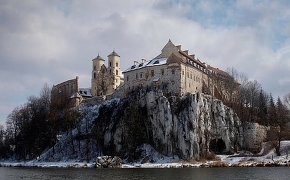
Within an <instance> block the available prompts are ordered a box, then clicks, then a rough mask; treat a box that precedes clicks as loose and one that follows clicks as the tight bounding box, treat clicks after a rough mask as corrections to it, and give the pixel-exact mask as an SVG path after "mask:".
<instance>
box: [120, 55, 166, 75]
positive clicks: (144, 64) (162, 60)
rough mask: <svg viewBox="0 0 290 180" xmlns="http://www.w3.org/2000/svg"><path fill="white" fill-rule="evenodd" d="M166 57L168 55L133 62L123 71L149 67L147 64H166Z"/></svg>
mask: <svg viewBox="0 0 290 180" xmlns="http://www.w3.org/2000/svg"><path fill="white" fill-rule="evenodd" d="M167 59H168V57H163V58H155V59H152V60H150V61H146V62H142V63H138V64H135V65H132V66H131V67H129V68H128V69H126V70H125V71H124V72H129V71H132V70H137V69H141V68H144V67H149V66H158V65H164V64H166V61H167Z"/></svg>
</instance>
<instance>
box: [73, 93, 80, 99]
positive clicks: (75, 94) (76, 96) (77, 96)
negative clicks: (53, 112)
mask: <svg viewBox="0 0 290 180" xmlns="http://www.w3.org/2000/svg"><path fill="white" fill-rule="evenodd" d="M81 97H82V96H81V95H80V94H79V93H78V92H75V93H74V94H73V95H72V96H71V97H70V98H71V99H73V98H81Z"/></svg>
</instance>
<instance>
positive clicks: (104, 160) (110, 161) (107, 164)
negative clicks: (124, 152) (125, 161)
mask: <svg viewBox="0 0 290 180" xmlns="http://www.w3.org/2000/svg"><path fill="white" fill-rule="evenodd" d="M95 167H96V168H120V167H122V159H121V158H119V157H117V156H114V157H112V156H100V157H97V160H96V165H95Z"/></svg>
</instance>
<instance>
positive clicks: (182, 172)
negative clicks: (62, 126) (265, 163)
mask: <svg viewBox="0 0 290 180" xmlns="http://www.w3.org/2000/svg"><path fill="white" fill-rule="evenodd" d="M289 177H290V167H232V168H230V167H227V168H180V169H178V168H177V169H144V168H141V169H138V168H135V169H93V168H88V169H82V168H12V167H9V168H8V167H1V168H0V180H19V179H23V180H25V179H29V180H30V179H37V180H44V179H45V180H63V179H69V180H74V179H76V180H77V179H85V180H92V179H94V180H95V179H120V180H137V179H142V180H146V179H156V180H168V179H177V180H186V179H198V180H199V179H214V180H220V179H222V180H225V179H240V180H242V179H263V180H266V179H279V180H282V179H289Z"/></svg>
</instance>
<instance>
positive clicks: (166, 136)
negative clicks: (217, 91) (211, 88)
mask: <svg viewBox="0 0 290 180" xmlns="http://www.w3.org/2000/svg"><path fill="white" fill-rule="evenodd" d="M133 104H134V105H132V100H127V101H126V102H123V103H119V104H117V105H116V106H113V107H112V106H111V107H110V108H111V110H108V109H107V110H106V109H103V110H102V108H100V115H99V117H98V118H97V119H96V121H95V122H96V123H95V126H96V128H97V131H98V132H102V133H101V135H100V137H102V136H103V138H99V139H98V141H99V143H100V145H101V146H102V148H103V152H104V154H117V155H120V156H123V157H126V156H128V152H134V148H135V147H137V146H139V145H141V144H142V143H149V144H151V145H152V146H153V147H154V148H155V149H156V150H157V151H158V152H159V153H161V154H164V155H167V156H174V155H177V156H179V158H181V159H185V160H190V159H195V160H199V159H200V158H201V157H206V156H207V155H208V153H209V152H215V153H233V152H234V151H236V150H238V149H239V148H240V147H241V146H242V145H243V144H242V143H243V138H242V137H243V132H242V128H241V123H240V120H239V118H238V117H237V115H236V114H235V113H234V112H233V110H232V109H230V108H228V107H226V106H225V105H223V103H222V102H221V101H220V100H217V99H213V98H212V97H211V96H207V95H203V94H199V93H197V94H188V95H186V96H183V97H181V98H179V97H170V98H166V97H165V96H163V93H162V91H149V92H146V93H139V94H138V95H135V97H134V98H133ZM137 106H138V107H139V108H138V107H137ZM101 111H106V112H107V113H102V112H101ZM133 154H134V153H133Z"/></svg>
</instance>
